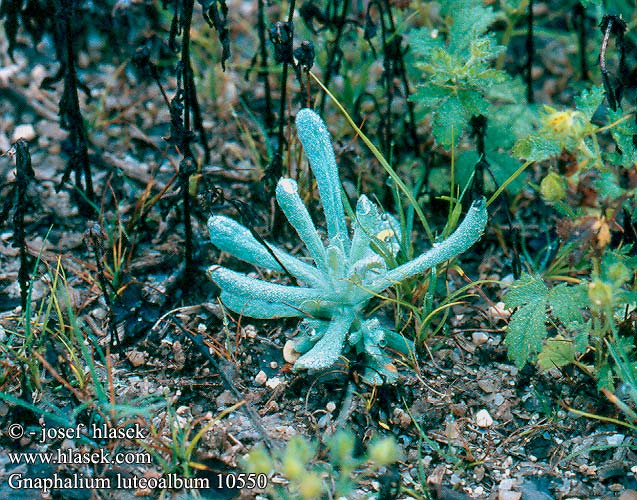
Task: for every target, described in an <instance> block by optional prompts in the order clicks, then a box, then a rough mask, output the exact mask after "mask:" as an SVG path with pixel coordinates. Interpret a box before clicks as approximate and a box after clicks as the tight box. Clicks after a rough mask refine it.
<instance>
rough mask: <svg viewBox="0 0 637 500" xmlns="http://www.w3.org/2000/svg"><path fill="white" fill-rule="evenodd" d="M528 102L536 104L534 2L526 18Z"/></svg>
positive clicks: (530, 5)
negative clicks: (534, 86)
mask: <svg viewBox="0 0 637 500" xmlns="http://www.w3.org/2000/svg"><path fill="white" fill-rule="evenodd" d="M526 23H527V24H526V100H527V102H528V103H529V104H532V103H534V102H535V96H534V94H533V59H534V57H535V43H534V40H533V0H529V11H528V15H527V17H526Z"/></svg>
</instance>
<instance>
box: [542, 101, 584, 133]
mask: <svg viewBox="0 0 637 500" xmlns="http://www.w3.org/2000/svg"><path fill="white" fill-rule="evenodd" d="M544 112H545V115H544V117H543V118H542V123H543V125H544V130H545V131H546V132H548V133H550V134H551V135H553V136H555V137H558V138H561V139H566V138H571V139H581V137H582V136H583V135H584V134H585V133H586V131H587V128H588V127H589V125H590V124H589V122H588V120H587V119H586V116H584V114H583V113H582V112H581V111H575V110H572V109H567V110H565V111H558V110H557V109H555V108H552V107H551V106H544Z"/></svg>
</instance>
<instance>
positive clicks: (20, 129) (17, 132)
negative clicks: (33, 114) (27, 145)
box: [11, 123, 35, 142]
mask: <svg viewBox="0 0 637 500" xmlns="http://www.w3.org/2000/svg"><path fill="white" fill-rule="evenodd" d="M20 138H22V139H25V140H27V141H32V140H33V139H35V129H34V128H33V125H31V124H30V123H22V124H20V125H16V127H15V128H14V129H13V135H11V142H15V141H17V140H18V139H20Z"/></svg>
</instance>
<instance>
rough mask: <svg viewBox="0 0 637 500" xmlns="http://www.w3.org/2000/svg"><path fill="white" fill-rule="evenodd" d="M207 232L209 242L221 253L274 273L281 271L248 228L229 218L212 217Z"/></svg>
mask: <svg viewBox="0 0 637 500" xmlns="http://www.w3.org/2000/svg"><path fill="white" fill-rule="evenodd" d="M208 231H209V233H210V241H212V244H213V245H214V246H216V247H217V248H218V249H219V250H221V251H222V252H228V253H229V254H231V255H232V256H234V257H236V258H237V259H241V260H242V261H244V262H247V263H249V264H254V265H256V266H261V267H265V268H266V269H272V270H274V271H282V270H283V269H281V266H280V265H279V264H278V262H277V261H276V260H275V259H274V258H273V257H272V255H270V253H269V252H268V251H267V249H266V248H265V247H264V246H263V245H262V244H261V243H259V242H258V241H257V240H256V239H255V237H254V236H252V233H251V232H250V230H249V229H248V228H246V227H244V226H242V225H241V224H239V223H238V222H236V221H234V220H232V219H230V218H229V217H224V216H223V215H213V216H212V217H210V218H209V219H208Z"/></svg>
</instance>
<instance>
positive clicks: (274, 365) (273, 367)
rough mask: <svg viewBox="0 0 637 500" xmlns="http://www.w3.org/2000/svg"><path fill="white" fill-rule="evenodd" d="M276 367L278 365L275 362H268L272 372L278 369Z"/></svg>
mask: <svg viewBox="0 0 637 500" xmlns="http://www.w3.org/2000/svg"><path fill="white" fill-rule="evenodd" d="M278 366H279V363H277V362H276V361H270V368H272V369H273V370H275V369H276V368H278Z"/></svg>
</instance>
